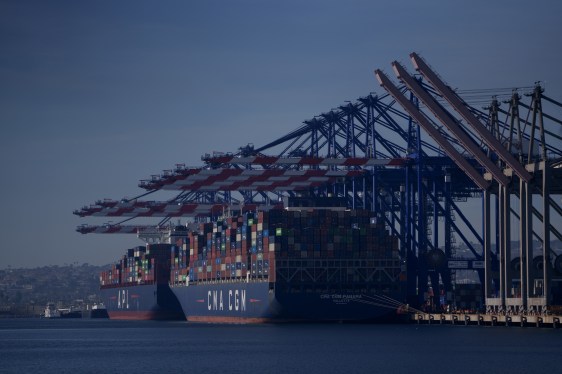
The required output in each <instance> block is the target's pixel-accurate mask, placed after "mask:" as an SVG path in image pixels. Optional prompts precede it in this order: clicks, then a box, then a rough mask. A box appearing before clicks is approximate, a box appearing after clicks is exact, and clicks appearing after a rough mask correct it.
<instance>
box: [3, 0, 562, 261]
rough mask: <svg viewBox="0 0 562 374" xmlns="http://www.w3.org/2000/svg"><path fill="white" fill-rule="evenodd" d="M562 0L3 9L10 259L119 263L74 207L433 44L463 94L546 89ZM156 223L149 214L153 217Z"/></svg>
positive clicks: (241, 137)
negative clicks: (81, 229) (81, 227)
mask: <svg viewBox="0 0 562 374" xmlns="http://www.w3.org/2000/svg"><path fill="white" fill-rule="evenodd" d="M561 14H562V3H560V2H557V1H545V0H539V1H533V2H529V1H522V0H510V1H490V0H485V1H484V0H472V1H460V0H459V1H454V0H450V1H435V0H425V1H419V0H407V1H353V0H352V1H304V0H298V1H292V0H289V1H267V0H261V1H257V0H256V1H243V0H242V1H234V0H231V1H213V0H210V1H158V2H156V1H140V0H134V1H132V0H131V1H109V0H108V1H44V0H41V1H25V0H14V1H0V125H1V129H2V136H1V137H0V170H1V173H2V174H1V181H2V183H1V185H0V192H1V193H0V235H1V239H0V267H6V266H8V265H10V266H12V267H35V266H41V265H49V264H64V263H73V262H79V263H82V262H89V263H92V264H105V263H109V262H113V261H114V260H115V259H116V258H117V257H118V256H119V255H121V254H122V253H123V251H124V249H125V248H127V247H130V246H133V245H137V244H138V243H139V242H138V240H137V239H136V238H134V237H133V236H126V235H125V236H124V235H81V234H78V233H76V232H75V231H74V230H75V227H76V226H77V225H78V224H81V223H92V224H99V223H102V222H103V221H104V220H103V219H98V220H96V219H92V218H90V219H80V218H78V217H76V216H74V215H72V211H73V210H74V209H77V208H80V207H81V206H82V205H85V204H89V203H93V202H94V201H95V200H97V199H100V198H106V197H107V198H115V199H119V198H122V197H125V196H134V195H137V194H139V193H141V192H142V190H141V189H139V188H138V187H137V183H138V180H139V179H143V178H146V177H148V176H149V175H150V174H157V173H159V172H160V171H161V170H163V169H168V168H171V167H173V166H174V164H176V163H186V164H188V165H199V164H200V156H201V154H203V153H205V152H210V151H213V150H220V151H234V150H236V149H237V147H239V146H241V145H244V144H247V143H249V142H252V143H254V144H256V145H261V144H264V143H266V142H268V141H269V140H273V139H274V138H277V137H279V136H281V135H284V134H285V133H287V132H289V131H290V130H292V129H294V128H296V127H298V126H299V125H300V124H301V122H302V121H304V120H307V119H310V118H312V117H313V116H315V115H317V114H320V113H322V112H325V111H327V110H329V109H330V108H333V107H336V106H338V105H341V104H343V103H344V101H345V100H352V101H354V100H356V99H357V98H358V97H360V96H364V95H366V94H368V93H369V92H370V91H378V92H382V91H381V89H380V88H379V87H378V84H377V82H376V79H375V78H374V75H373V70H374V69H376V68H382V69H384V70H385V71H387V72H389V73H391V68H390V62H391V61H393V60H395V59H398V60H399V61H402V62H404V64H405V65H406V66H407V67H408V68H409V69H411V64H410V63H409V59H408V54H409V53H410V52H412V51H416V52H419V53H420V54H421V55H422V56H423V57H425V58H426V60H428V62H429V63H430V64H431V65H432V66H433V67H434V68H435V69H437V70H438V71H439V73H440V74H441V76H443V77H444V78H445V79H446V80H447V81H448V82H449V83H450V84H452V85H454V86H455V87H459V88H462V89H470V88H492V87H512V86H514V87H516V86H529V85H532V84H533V82H535V81H537V80H541V81H545V82H546V89H547V94H549V95H550V96H552V97H554V98H557V99H559V100H560V99H562V70H561V66H562V43H561V42H562V22H561V20H560V15H561ZM141 223H142V222H141Z"/></svg>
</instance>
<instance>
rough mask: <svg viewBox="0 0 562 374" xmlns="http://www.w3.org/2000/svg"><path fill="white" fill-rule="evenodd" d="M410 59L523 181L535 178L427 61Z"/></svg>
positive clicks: (412, 55) (415, 56) (416, 58)
mask: <svg viewBox="0 0 562 374" xmlns="http://www.w3.org/2000/svg"><path fill="white" fill-rule="evenodd" d="M410 58H411V60H412V63H413V64H414V67H415V69H416V70H417V71H419V72H420V73H421V74H422V75H423V76H424V77H425V78H426V79H427V80H428V81H429V83H431V85H432V86H433V87H434V88H435V89H436V90H437V91H438V92H439V93H440V94H441V95H442V96H443V97H444V98H445V100H447V101H448V102H449V104H451V106H452V107H453V108H454V109H455V110H456V111H457V112H458V113H459V114H460V115H461V116H462V117H463V118H464V119H465V120H466V121H467V122H468V123H469V124H470V125H471V126H472V128H473V129H474V130H475V131H476V132H477V133H478V134H479V135H480V136H481V137H482V140H483V141H484V142H485V143H486V144H487V145H488V147H490V148H491V149H493V150H494V152H496V154H497V155H498V156H499V157H500V158H501V159H502V160H503V161H504V162H505V163H506V164H507V165H508V166H509V167H510V168H512V169H513V171H514V172H515V173H516V174H517V175H518V176H519V178H521V179H523V180H524V181H525V182H529V181H530V180H531V179H532V178H533V177H532V175H531V174H530V173H529V172H528V171H527V170H525V167H524V166H523V165H522V164H521V163H520V162H519V161H517V159H515V157H513V155H512V154H511V153H509V151H508V150H507V149H506V148H505V147H504V146H503V145H502V144H501V143H500V141H499V140H498V139H496V138H495V137H494V136H493V135H492V134H491V133H490V131H488V129H486V127H485V126H484V125H482V123H480V121H479V120H478V119H477V118H476V117H475V116H474V115H473V114H472V113H471V112H470V110H468V108H467V106H466V104H465V103H464V102H463V101H462V100H461V99H460V98H459V97H458V95H457V94H456V93H455V92H453V90H452V89H451V88H450V87H449V86H447V85H446V84H445V83H443V81H442V80H441V79H439V77H438V76H437V74H436V73H435V72H434V71H433V70H431V69H430V68H429V66H428V65H427V64H426V63H425V61H424V60H423V59H422V58H421V57H420V56H418V55H417V54H416V53H414V52H412V53H411V54H410Z"/></svg>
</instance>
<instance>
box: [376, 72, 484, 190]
mask: <svg viewBox="0 0 562 374" xmlns="http://www.w3.org/2000/svg"><path fill="white" fill-rule="evenodd" d="M375 75H376V77H377V79H378V81H379V83H380V85H381V86H382V87H383V88H384V89H385V90H386V91H387V92H388V93H389V94H390V95H392V96H393V97H394V99H395V100H396V101H397V102H398V103H399V104H400V105H401V106H402V107H403V108H404V109H405V110H406V111H407V112H408V113H409V114H410V115H411V116H412V118H414V120H415V121H416V122H417V123H418V124H419V125H420V126H422V127H423V128H424V129H425V131H426V132H427V133H428V134H429V135H430V136H431V137H432V138H433V140H435V141H436V142H437V144H439V146H440V147H441V148H443V150H444V151H445V153H447V155H448V156H449V157H451V158H452V159H453V160H454V161H455V162H456V163H457V165H458V166H459V167H460V168H461V169H462V170H463V171H464V172H465V173H466V174H467V175H468V176H469V177H470V178H471V179H472V181H473V182H474V183H475V184H476V185H477V186H478V187H480V188H481V189H483V190H487V189H488V188H489V187H490V183H489V182H488V181H486V180H485V179H484V177H482V175H481V174H480V173H479V172H478V170H476V169H475V168H474V167H473V166H472V165H471V164H470V163H469V162H468V161H467V160H466V159H465V158H464V157H463V156H462V155H461V154H460V153H459V152H458V151H457V150H456V149H455V147H453V145H452V144H451V143H449V142H448V141H447V139H445V137H444V136H443V135H442V134H441V133H440V132H439V131H438V130H437V129H436V128H435V127H433V125H432V124H431V123H430V122H429V120H428V119H427V118H425V117H424V115H423V114H422V113H421V112H420V111H419V110H418V109H417V108H416V107H415V106H414V104H412V102H410V101H409V100H408V99H406V98H405V97H404V95H402V94H401V93H400V91H399V90H398V88H397V87H396V86H395V85H394V84H393V83H392V82H391V81H390V79H388V77H387V76H386V75H384V73H383V72H382V71H380V70H378V69H377V70H375Z"/></svg>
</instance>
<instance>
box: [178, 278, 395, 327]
mask: <svg viewBox="0 0 562 374" xmlns="http://www.w3.org/2000/svg"><path fill="white" fill-rule="evenodd" d="M172 291H173V292H174V294H175V295H176V297H177V299H178V300H179V302H180V303H181V306H182V309H183V312H184V313H185V318H186V319H187V320H188V321H192V322H210V323H263V322H297V321H303V322H306V321H309V322H312V321H313V322H322V321H326V322H328V321H350V322H360V321H363V322H376V321H382V320H393V319H395V318H397V314H396V312H397V307H396V306H394V305H393V304H394V303H389V300H392V299H391V298H389V297H388V296H382V295H377V294H372V295H368V294H361V293H358V292H357V293H356V292H349V291H348V292H309V293H307V292H303V293H297V292H288V291H284V290H279V289H277V290H276V289H275V284H274V283H269V282H249V283H247V282H239V283H233V282H227V283H205V284H203V283H199V284H191V285H189V286H185V285H183V286H174V287H172Z"/></svg>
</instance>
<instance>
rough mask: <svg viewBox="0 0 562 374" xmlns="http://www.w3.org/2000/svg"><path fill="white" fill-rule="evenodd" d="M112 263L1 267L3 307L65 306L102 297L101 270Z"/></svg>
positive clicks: (0, 290) (1, 301)
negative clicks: (77, 301)
mask: <svg viewBox="0 0 562 374" xmlns="http://www.w3.org/2000/svg"><path fill="white" fill-rule="evenodd" d="M108 267H109V265H105V266H94V265H89V264H82V265H65V266H56V265H55V266H44V267H40V268H34V269H3V270H0V307H1V308H2V310H7V309H9V308H13V307H14V306H24V305H25V306H29V305H36V306H38V307H40V308H44V307H45V305H46V304H47V303H48V302H55V303H58V304H60V305H62V306H69V305H71V304H74V303H75V301H76V300H83V301H84V302H85V303H91V302H97V301H98V300H99V274H100V272H101V271H102V270H104V269H107V268H108Z"/></svg>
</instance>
